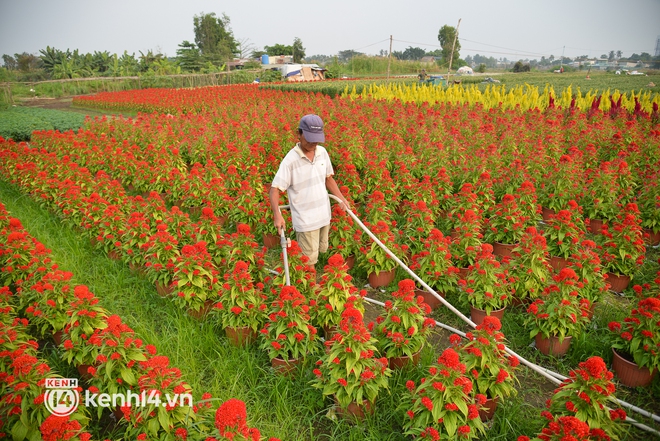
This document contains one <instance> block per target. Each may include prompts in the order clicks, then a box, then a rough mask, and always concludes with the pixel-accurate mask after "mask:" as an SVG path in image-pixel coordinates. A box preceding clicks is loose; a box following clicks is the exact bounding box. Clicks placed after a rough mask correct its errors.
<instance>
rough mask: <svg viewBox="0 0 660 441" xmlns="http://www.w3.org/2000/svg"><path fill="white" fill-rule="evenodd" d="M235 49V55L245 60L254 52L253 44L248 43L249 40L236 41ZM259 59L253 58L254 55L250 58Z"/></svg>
mask: <svg viewBox="0 0 660 441" xmlns="http://www.w3.org/2000/svg"><path fill="white" fill-rule="evenodd" d="M236 48H237V49H238V52H237V54H238V57H239V58H247V57H248V54H249V53H254V52H255V47H254V44H252V43H250V39H249V38H244V39H242V40H238V41H237V42H236ZM260 56H261V55H259V57H260ZM259 57H255V56H254V55H252V58H259Z"/></svg>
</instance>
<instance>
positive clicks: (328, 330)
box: [323, 325, 337, 341]
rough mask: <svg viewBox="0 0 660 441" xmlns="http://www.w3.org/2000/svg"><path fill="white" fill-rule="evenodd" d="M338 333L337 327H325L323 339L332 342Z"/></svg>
mask: <svg viewBox="0 0 660 441" xmlns="http://www.w3.org/2000/svg"><path fill="white" fill-rule="evenodd" d="M336 333H337V326H335V325H323V338H325V341H330V340H332V337H334V336H335V334H336Z"/></svg>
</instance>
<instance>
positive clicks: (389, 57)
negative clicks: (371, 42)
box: [387, 35, 392, 81]
mask: <svg viewBox="0 0 660 441" xmlns="http://www.w3.org/2000/svg"><path fill="white" fill-rule="evenodd" d="M391 63H392V36H391V35H390V53H389V54H388V55H387V81H390V64H391Z"/></svg>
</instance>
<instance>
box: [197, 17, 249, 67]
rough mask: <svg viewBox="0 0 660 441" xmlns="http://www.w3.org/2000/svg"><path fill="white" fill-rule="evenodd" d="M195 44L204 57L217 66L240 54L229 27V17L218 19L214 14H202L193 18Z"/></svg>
mask: <svg viewBox="0 0 660 441" xmlns="http://www.w3.org/2000/svg"><path fill="white" fill-rule="evenodd" d="M193 23H194V26H195V43H196V44H197V47H199V49H200V51H201V53H202V55H203V56H204V57H205V58H206V59H207V60H209V61H211V62H213V64H215V65H219V64H221V63H223V62H224V61H226V60H228V59H231V58H232V57H233V55H234V54H236V53H237V52H238V44H237V43H236V40H235V39H234V35H233V33H232V30H231V28H230V27H229V17H228V16H227V15H226V14H222V18H219V17H216V15H215V13H214V12H211V13H210V14H204V13H201V14H200V15H195V17H194V18H193Z"/></svg>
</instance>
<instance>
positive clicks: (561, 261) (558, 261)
mask: <svg viewBox="0 0 660 441" xmlns="http://www.w3.org/2000/svg"><path fill="white" fill-rule="evenodd" d="M550 266H551V267H552V269H554V270H555V271H557V272H559V271H561V270H563V269H564V268H566V267H567V266H568V259H566V258H565V257H559V256H550Z"/></svg>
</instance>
